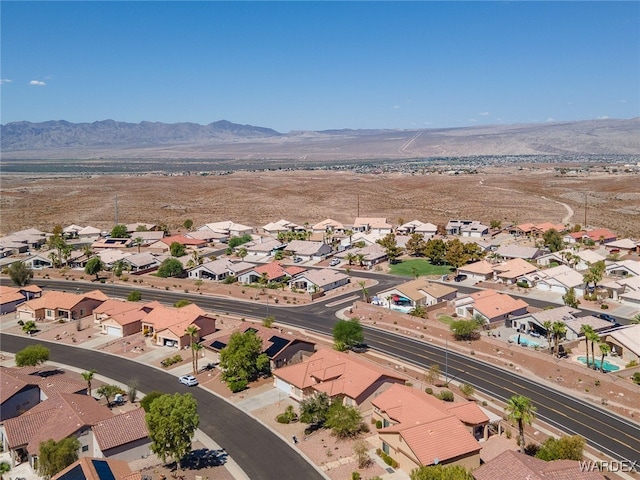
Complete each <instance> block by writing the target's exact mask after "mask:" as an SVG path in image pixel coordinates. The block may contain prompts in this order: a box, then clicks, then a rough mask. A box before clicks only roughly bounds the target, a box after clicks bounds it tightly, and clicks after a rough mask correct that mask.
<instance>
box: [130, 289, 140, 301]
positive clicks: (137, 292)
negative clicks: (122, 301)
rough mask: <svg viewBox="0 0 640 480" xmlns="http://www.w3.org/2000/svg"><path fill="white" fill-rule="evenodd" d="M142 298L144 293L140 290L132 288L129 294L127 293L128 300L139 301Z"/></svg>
mask: <svg viewBox="0 0 640 480" xmlns="http://www.w3.org/2000/svg"><path fill="white" fill-rule="evenodd" d="M140 300H142V293H140V290H132V291H131V292H129V295H127V301H129V302H139V301H140Z"/></svg>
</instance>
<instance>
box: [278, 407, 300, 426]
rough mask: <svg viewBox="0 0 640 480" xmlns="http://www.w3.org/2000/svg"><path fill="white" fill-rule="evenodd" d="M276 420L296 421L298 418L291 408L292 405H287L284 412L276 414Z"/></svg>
mask: <svg viewBox="0 0 640 480" xmlns="http://www.w3.org/2000/svg"><path fill="white" fill-rule="evenodd" d="M276 420H277V421H278V423H291V422H296V421H297V420H298V415H297V414H296V412H295V411H294V410H293V406H292V405H289V406H288V407H287V408H286V409H285V411H284V413H281V414H280V415H278V416H277V417H276Z"/></svg>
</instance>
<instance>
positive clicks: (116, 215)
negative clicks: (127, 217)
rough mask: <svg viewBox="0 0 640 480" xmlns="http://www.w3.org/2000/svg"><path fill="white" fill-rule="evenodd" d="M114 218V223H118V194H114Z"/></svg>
mask: <svg viewBox="0 0 640 480" xmlns="http://www.w3.org/2000/svg"><path fill="white" fill-rule="evenodd" d="M115 217H116V218H115V220H116V225H118V195H116V211H115Z"/></svg>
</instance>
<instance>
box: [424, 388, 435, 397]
mask: <svg viewBox="0 0 640 480" xmlns="http://www.w3.org/2000/svg"><path fill="white" fill-rule="evenodd" d="M424 393H428V394H429V395H433V388H431V387H427V388H425V389H424Z"/></svg>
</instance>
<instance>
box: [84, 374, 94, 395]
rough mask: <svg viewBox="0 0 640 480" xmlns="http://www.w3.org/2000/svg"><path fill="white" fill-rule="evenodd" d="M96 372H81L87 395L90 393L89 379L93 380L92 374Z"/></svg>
mask: <svg viewBox="0 0 640 480" xmlns="http://www.w3.org/2000/svg"><path fill="white" fill-rule="evenodd" d="M95 374H96V370H89V371H87V372H82V373H81V374H80V375H82V378H83V379H84V381H85V382H87V395H89V396H90V395H91V380H93V376H94V375H95Z"/></svg>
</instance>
